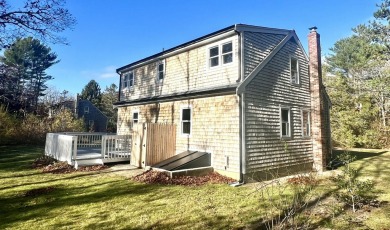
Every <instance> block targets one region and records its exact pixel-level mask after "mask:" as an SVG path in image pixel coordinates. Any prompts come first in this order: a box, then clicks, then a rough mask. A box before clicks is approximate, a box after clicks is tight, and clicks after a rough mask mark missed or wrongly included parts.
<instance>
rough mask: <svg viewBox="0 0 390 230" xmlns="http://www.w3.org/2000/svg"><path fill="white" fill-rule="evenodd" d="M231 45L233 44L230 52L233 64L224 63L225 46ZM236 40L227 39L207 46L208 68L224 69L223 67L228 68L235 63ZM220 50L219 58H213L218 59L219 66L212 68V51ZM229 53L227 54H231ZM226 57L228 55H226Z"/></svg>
mask: <svg viewBox="0 0 390 230" xmlns="http://www.w3.org/2000/svg"><path fill="white" fill-rule="evenodd" d="M229 43H231V44H232V51H231V52H229V53H231V54H232V61H231V62H228V63H223V55H224V54H223V53H222V52H223V46H224V45H226V44H229ZM234 45H235V44H234V40H232V39H225V40H222V41H218V42H216V43H213V44H210V45H208V46H206V50H207V51H206V52H207V55H206V56H207V68H208V69H217V68H218V67H222V66H228V65H231V64H233V63H234V62H235V55H234V53H235V52H234V47H235V46H234ZM216 47H217V48H218V55H217V56H213V58H216V57H217V58H218V65H215V66H211V57H210V50H211V49H213V48H216ZM229 53H227V54H229ZM225 55H226V54H225Z"/></svg>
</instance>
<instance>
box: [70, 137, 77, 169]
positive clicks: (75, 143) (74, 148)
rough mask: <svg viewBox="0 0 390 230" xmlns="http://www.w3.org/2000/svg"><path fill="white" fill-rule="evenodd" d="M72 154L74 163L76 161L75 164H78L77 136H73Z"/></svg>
mask: <svg viewBox="0 0 390 230" xmlns="http://www.w3.org/2000/svg"><path fill="white" fill-rule="evenodd" d="M72 153H73V154H72V156H73V157H72V158H73V161H75V163H76V159H77V136H72ZM71 162H72V161H71Z"/></svg>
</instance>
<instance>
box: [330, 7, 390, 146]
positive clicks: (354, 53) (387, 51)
mask: <svg viewBox="0 0 390 230" xmlns="http://www.w3.org/2000/svg"><path fill="white" fill-rule="evenodd" d="M377 7H378V8H377V10H376V11H375V12H374V14H373V16H374V19H373V20H371V21H369V22H367V23H366V24H361V25H358V26H356V27H355V28H353V29H352V35H351V36H349V37H347V38H343V39H340V40H339V41H337V42H336V43H335V44H334V46H333V47H332V48H331V52H332V53H331V54H330V55H328V56H327V57H326V58H325V61H324V63H323V67H324V68H323V71H324V74H323V75H324V84H325V85H326V88H327V91H328V93H329V96H330V98H331V101H332V110H331V127H332V136H333V140H334V144H335V145H339V146H345V147H368V148H383V147H389V146H390V135H389V134H390V128H389V125H390V124H389V119H390V26H389V22H390V0H383V1H382V2H381V3H380V4H378V5H377Z"/></svg>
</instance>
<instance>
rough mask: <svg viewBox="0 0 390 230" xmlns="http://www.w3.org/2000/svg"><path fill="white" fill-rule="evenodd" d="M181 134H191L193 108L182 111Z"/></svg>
mask: <svg viewBox="0 0 390 230" xmlns="http://www.w3.org/2000/svg"><path fill="white" fill-rule="evenodd" d="M181 133H182V134H191V108H184V109H182V110H181Z"/></svg>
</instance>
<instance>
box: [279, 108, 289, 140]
mask: <svg viewBox="0 0 390 230" xmlns="http://www.w3.org/2000/svg"><path fill="white" fill-rule="evenodd" d="M282 110H287V111H288V121H287V124H288V126H287V128H288V132H287V134H288V135H283V133H282V130H283V124H284V123H285V122H283V118H282ZM291 118H292V117H291V107H288V106H280V109H279V119H280V137H281V138H291V137H292V130H291V127H292V119H291Z"/></svg>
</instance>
